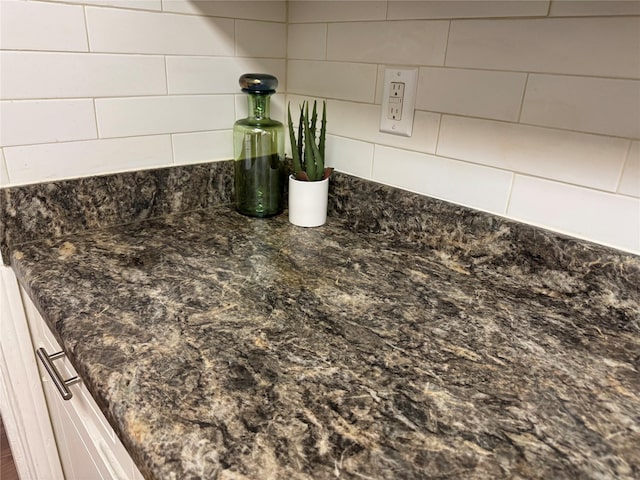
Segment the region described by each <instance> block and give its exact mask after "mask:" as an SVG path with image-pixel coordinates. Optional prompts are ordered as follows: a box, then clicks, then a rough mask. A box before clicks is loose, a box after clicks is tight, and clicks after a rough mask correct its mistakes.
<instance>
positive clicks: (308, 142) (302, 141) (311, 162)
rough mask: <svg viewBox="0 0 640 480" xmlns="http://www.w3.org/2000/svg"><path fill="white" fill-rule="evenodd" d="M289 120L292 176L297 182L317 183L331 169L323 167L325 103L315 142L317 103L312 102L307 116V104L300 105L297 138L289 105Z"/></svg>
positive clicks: (325, 103) (327, 175) (323, 103)
mask: <svg viewBox="0 0 640 480" xmlns="http://www.w3.org/2000/svg"><path fill="white" fill-rule="evenodd" d="M287 115H288V120H289V139H290V140H291V154H292V157H293V171H294V176H295V178H296V179H298V180H306V181H309V182H317V181H320V180H324V179H325V178H327V177H329V176H330V175H331V172H333V168H329V167H325V164H324V150H325V145H326V135H327V102H326V101H323V102H322V119H321V120H320V134H319V136H318V140H317V141H316V126H317V122H318V111H317V102H316V101H315V100H314V101H313V109H312V110H311V115H309V102H307V101H304V102H302V105H300V119H299V121H298V137H297V139H296V135H295V132H294V127H293V120H292V119H291V104H289V105H288V106H287Z"/></svg>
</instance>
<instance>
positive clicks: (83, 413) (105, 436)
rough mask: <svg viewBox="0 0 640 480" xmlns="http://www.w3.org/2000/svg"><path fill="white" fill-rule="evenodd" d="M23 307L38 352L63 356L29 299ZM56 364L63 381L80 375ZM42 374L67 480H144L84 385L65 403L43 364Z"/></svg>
mask: <svg viewBox="0 0 640 480" xmlns="http://www.w3.org/2000/svg"><path fill="white" fill-rule="evenodd" d="M23 294H24V293H23ZM24 303H25V311H26V313H27V317H28V318H29V323H30V325H33V328H32V332H35V335H37V337H38V339H37V340H36V341H34V343H36V348H38V347H42V348H44V349H45V350H46V352H47V353H48V354H49V355H52V354H54V353H57V352H60V351H61V350H62V348H61V347H60V345H59V344H58V342H57V341H56V339H55V337H54V336H53V334H52V333H51V331H50V330H49V328H48V326H47V325H46V324H45V323H44V320H43V319H42V317H41V316H40V314H39V313H38V311H37V310H36V309H35V307H34V306H33V304H32V303H31V302H30V301H29V300H28V298H27V299H25V301H24ZM53 363H54V364H55V366H56V369H57V370H58V372H59V373H60V376H61V377H62V378H63V379H68V378H72V377H75V376H76V375H77V374H76V372H75V370H74V368H73V366H72V365H71V363H70V362H69V360H68V359H67V358H66V356H62V357H61V358H59V359H57V360H54V361H53ZM40 371H41V374H42V382H43V385H45V395H46V397H47V402H48V404H49V405H50V411H51V415H52V417H54V416H55V420H53V418H52V423H53V427H54V432H55V435H56V439H57V441H58V445H59V450H60V459H61V461H62V466H63V469H64V473H65V476H66V478H67V480H75V479H77V480H85V479H91V480H94V479H95V480H138V479H142V475H141V474H140V472H139V471H138V469H137V468H136V467H135V465H134V463H133V460H131V457H130V456H129V454H128V452H127V451H126V450H125V448H124V446H123V445H122V443H121V442H120V440H119V439H118V438H117V436H116V434H115V432H114V431H113V429H112V428H111V426H110V425H109V423H108V422H107V420H106V418H105V417H104V415H103V414H102V412H101V411H100V410H99V408H98V406H97V405H96V403H95V401H94V400H93V398H92V397H91V394H90V393H89V391H88V390H87V388H86V387H85V386H84V385H83V384H82V382H80V383H77V384H75V385H72V386H70V387H69V390H70V391H71V392H72V394H73V397H72V398H71V399H70V400H64V399H63V398H62V396H61V395H60V392H58V390H57V388H56V387H55V385H54V384H53V382H52V381H51V379H50V378H49V373H48V372H47V371H46V370H45V369H44V368H43V367H42V365H41V364H40Z"/></svg>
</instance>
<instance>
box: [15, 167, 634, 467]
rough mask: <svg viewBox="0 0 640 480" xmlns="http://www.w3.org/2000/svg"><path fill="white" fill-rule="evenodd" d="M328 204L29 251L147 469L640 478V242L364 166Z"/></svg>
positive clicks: (159, 222)
mask: <svg viewBox="0 0 640 480" xmlns="http://www.w3.org/2000/svg"><path fill="white" fill-rule="evenodd" d="M372 192H374V198H376V203H375V204H372V202H371V194H372ZM331 205H332V206H331V215H330V217H329V222H328V224H327V225H326V226H324V227H321V228H318V229H300V228H297V227H293V226H291V225H289V224H288V222H287V220H286V216H280V217H276V218H272V219H268V220H258V219H250V218H246V217H243V216H240V215H238V214H237V213H235V212H234V211H232V210H231V209H230V208H229V207H228V206H225V205H222V206H217V207H212V208H208V209H202V210H199V211H193V212H189V213H186V214H180V215H168V216H163V217H161V218H155V219H150V220H146V221H142V222H135V223H130V224H126V225H119V226H113V227H109V228H105V229H99V230H92V231H88V232H86V233H84V234H77V235H71V236H66V237H65V236H62V237H60V238H54V239H51V238H49V239H46V240H43V241H40V242H31V243H26V244H22V245H19V246H14V247H13V249H12V256H11V261H12V264H13V267H14V269H15V271H16V273H17V275H18V277H19V280H20V281H21V283H22V284H23V285H25V287H26V288H27V290H28V291H29V293H30V295H31V297H32V298H33V300H34V301H35V303H36V304H37V306H38V308H39V309H40V311H41V313H43V316H44V317H45V319H46V320H47V321H48V322H49V324H50V325H51V327H52V329H53V330H54V332H55V333H56V335H57V336H58V338H59V339H60V341H61V343H62V344H63V346H64V348H65V350H66V351H67V353H68V355H69V356H70V358H71V360H72V362H73V363H74V365H75V366H76V368H77V369H78V371H79V373H80V374H81V376H82V377H83V379H84V381H85V383H86V384H87V386H88V388H89V389H90V391H91V392H92V393H93V395H94V397H95V398H96V400H97V402H98V404H99V405H100V406H101V408H103V410H104V412H105V414H106V415H107V417H108V419H109V421H110V422H111V423H112V425H113V426H114V428H115V429H116V431H117V432H118V434H119V435H120V436H121V438H122V440H123V442H124V444H125V446H126V447H127V448H128V449H129V451H130V452H131V454H132V456H133V458H134V460H135V461H136V463H137V464H138V466H139V468H140V469H141V471H142V472H143V474H144V475H145V476H146V477H147V478H149V479H171V478H176V479H191V478H194V479H195V478H221V479H245V478H248V479H271V478H273V479H282V478H291V479H329V478H331V479H333V478H354V479H355V478H376V479H394V480H395V479H422V478H487V479H488V478H545V479H548V478H572V479H573V478H638V477H639V476H640V450H639V449H638V448H637V445H638V444H640V372H639V369H640V292H639V285H640V260H639V258H638V257H637V256H632V255H625V254H621V253H619V252H616V251H613V250H610V249H606V248H602V247H599V246H595V245H591V244H587V243H583V242H578V241H575V240H572V239H567V238H563V237H559V236H556V235H553V234H550V233H548V232H544V231H540V230H536V229H533V228H531V227H527V226H523V225H518V224H515V223H512V222H507V221H505V220H501V219H496V218H494V217H491V216H490V215H486V214H481V213H478V212H472V211H469V210H466V209H463V208H461V207H455V206H452V205H448V204H446V203H443V202H437V201H433V200H429V199H423V198H422V197H417V196H413V195H409V194H405V193H402V192H398V191H396V190H394V189H390V188H387V187H381V186H379V185H375V184H369V183H366V182H362V181H360V180H357V179H352V178H350V177H347V176H341V175H337V176H336V178H335V179H334V186H333V190H332V202H331ZM399 205H400V206H404V207H405V208H407V209H408V211H407V212H405V213H404V214H403V213H402V209H399V208H397V207H398V206H399ZM425 208H427V209H428V210H427V211H425Z"/></svg>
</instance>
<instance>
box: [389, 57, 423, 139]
mask: <svg viewBox="0 0 640 480" xmlns="http://www.w3.org/2000/svg"><path fill="white" fill-rule="evenodd" d="M398 82H399V83H402V84H404V91H403V94H404V98H402V100H401V105H402V112H401V114H400V115H398V116H397V117H399V119H394V118H392V115H390V114H389V112H390V111H391V110H392V109H390V103H391V106H393V100H392V101H391V102H390V99H391V98H393V96H394V94H393V93H392V86H391V85H392V84H393V83H398ZM383 85H384V90H383V93H382V109H381V111H380V131H381V132H386V133H391V134H394V135H402V136H405V137H410V136H411V134H412V133H413V111H414V109H415V105H416V92H417V90H418V69H417V68H406V67H403V68H401V67H387V68H385V70H384V84H383ZM394 111H395V110H394Z"/></svg>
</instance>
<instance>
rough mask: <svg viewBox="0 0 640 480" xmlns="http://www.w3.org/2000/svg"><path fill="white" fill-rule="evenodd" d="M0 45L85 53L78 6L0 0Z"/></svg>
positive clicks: (84, 37)
mask: <svg viewBox="0 0 640 480" xmlns="http://www.w3.org/2000/svg"><path fill="white" fill-rule="evenodd" d="M0 45H2V48H3V49H5V50H63V51H85V52H86V51H87V50H88V46H87V36H86V34H85V26H84V13H83V11H82V7H79V6H75V5H62V4H55V3H44V2H25V1H15V0H2V1H1V2H0Z"/></svg>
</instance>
